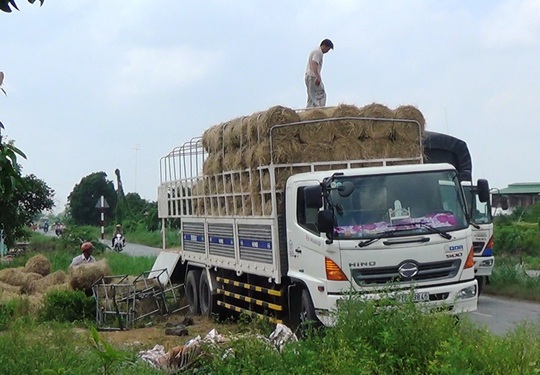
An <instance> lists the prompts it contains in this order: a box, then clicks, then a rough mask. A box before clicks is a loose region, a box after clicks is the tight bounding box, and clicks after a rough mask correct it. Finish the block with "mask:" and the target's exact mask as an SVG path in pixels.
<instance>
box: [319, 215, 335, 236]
mask: <svg viewBox="0 0 540 375" xmlns="http://www.w3.org/2000/svg"><path fill="white" fill-rule="evenodd" d="M317 229H318V230H319V232H322V233H326V236H328V234H332V233H333V232H334V212H333V211H332V210H322V211H319V213H318V214H317Z"/></svg>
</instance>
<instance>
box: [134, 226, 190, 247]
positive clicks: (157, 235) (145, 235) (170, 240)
mask: <svg viewBox="0 0 540 375" xmlns="http://www.w3.org/2000/svg"><path fill="white" fill-rule="evenodd" d="M126 241H128V242H133V243H137V244H141V245H146V246H151V247H157V248H162V243H163V238H162V233H161V232H160V231H153V232H148V231H145V230H143V231H135V232H129V233H126ZM165 245H166V248H172V247H178V246H180V237H179V234H178V231H177V230H174V229H169V230H167V232H165Z"/></svg>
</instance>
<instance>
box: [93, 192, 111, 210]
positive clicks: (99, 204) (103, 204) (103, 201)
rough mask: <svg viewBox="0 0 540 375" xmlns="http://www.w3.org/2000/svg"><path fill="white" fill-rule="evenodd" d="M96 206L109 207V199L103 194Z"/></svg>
mask: <svg viewBox="0 0 540 375" xmlns="http://www.w3.org/2000/svg"><path fill="white" fill-rule="evenodd" d="M96 208H109V203H107V200H106V199H105V197H104V196H103V195H102V196H101V197H100V198H99V199H98V201H97V203H96Z"/></svg>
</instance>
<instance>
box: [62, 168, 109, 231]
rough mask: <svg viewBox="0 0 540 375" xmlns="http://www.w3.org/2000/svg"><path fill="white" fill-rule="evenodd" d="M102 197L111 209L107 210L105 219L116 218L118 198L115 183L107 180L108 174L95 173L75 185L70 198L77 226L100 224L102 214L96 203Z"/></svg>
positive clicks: (71, 210)
mask: <svg viewBox="0 0 540 375" xmlns="http://www.w3.org/2000/svg"><path fill="white" fill-rule="evenodd" d="M102 195H103V196H104V197H105V200H106V201H107V203H109V208H108V209H106V210H105V217H106V218H107V219H108V220H109V219H111V218H114V213H115V209H116V202H117V198H116V192H115V190H114V185H113V182H112V181H110V180H107V174H106V173H105V172H94V173H92V174H90V175H88V176H86V177H83V178H82V179H81V182H80V183H78V184H77V185H75V187H74V188H73V191H72V192H71V194H69V197H68V202H69V209H70V213H71V218H72V219H73V221H74V222H75V224H78V225H96V224H99V221H100V213H99V210H98V209H97V208H96V203H97V202H98V200H99V199H100V198H101V196H102Z"/></svg>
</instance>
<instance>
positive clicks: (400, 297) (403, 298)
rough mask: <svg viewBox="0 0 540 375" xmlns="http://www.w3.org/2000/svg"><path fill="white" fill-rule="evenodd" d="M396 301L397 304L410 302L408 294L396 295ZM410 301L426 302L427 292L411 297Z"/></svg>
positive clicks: (427, 298) (427, 299)
mask: <svg viewBox="0 0 540 375" xmlns="http://www.w3.org/2000/svg"><path fill="white" fill-rule="evenodd" d="M396 299H397V300H398V301H399V302H407V301H410V300H411V295H410V294H408V293H405V294H398V295H397V296H396ZM412 301H413V302H427V301H429V293H428V292H417V293H414V294H413V295H412Z"/></svg>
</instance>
